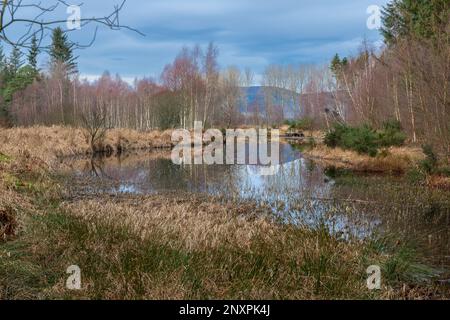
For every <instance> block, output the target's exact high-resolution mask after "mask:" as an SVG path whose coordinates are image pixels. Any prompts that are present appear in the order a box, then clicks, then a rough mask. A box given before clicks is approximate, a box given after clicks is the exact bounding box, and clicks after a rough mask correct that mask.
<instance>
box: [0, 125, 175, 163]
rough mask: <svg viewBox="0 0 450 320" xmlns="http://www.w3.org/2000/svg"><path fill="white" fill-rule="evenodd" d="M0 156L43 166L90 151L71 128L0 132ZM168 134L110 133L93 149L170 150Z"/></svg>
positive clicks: (80, 133)
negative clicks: (25, 158)
mask: <svg viewBox="0 0 450 320" xmlns="http://www.w3.org/2000/svg"><path fill="white" fill-rule="evenodd" d="M0 142H1V144H0V152H1V153H4V154H8V155H10V156H17V155H20V154H30V155H33V156H35V157H38V158H40V159H43V160H44V161H46V162H47V163H51V162H52V161H54V160H55V159H56V158H58V157H66V156H76V155H86V154H90V153H91V152H92V151H91V148H90V146H89V143H88V140H87V139H86V136H85V132H84V131H83V130H82V129H77V128H71V127H61V126H53V127H42V126H36V127H30V128H12V129H4V128H0ZM171 146H172V144H171V131H164V132H159V131H152V132H138V131H135V130H130V129H112V130H109V131H108V132H107V134H106V137H105V139H104V140H103V141H102V142H101V143H100V144H99V145H98V146H97V149H98V150H105V151H106V150H111V151H112V152H117V151H118V150H119V149H122V150H128V151H131V150H144V149H153V148H169V147H171Z"/></svg>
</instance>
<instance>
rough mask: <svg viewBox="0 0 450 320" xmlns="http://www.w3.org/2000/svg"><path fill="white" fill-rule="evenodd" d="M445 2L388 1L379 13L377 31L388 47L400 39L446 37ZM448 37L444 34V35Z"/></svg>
mask: <svg viewBox="0 0 450 320" xmlns="http://www.w3.org/2000/svg"><path fill="white" fill-rule="evenodd" d="M449 3H450V2H449V1H448V0H392V1H391V2H390V3H388V4H387V5H386V7H385V8H384V10H383V28H382V30H381V32H382V34H383V36H384V40H385V42H386V43H387V44H388V45H393V44H395V42H396V41H397V40H399V39H402V38H406V39H407V38H409V37H415V38H418V39H433V38H435V37H438V36H440V35H445V34H446V27H447V26H448V22H449V19H450V9H449ZM447 36H448V35H447Z"/></svg>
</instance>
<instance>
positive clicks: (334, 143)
mask: <svg viewBox="0 0 450 320" xmlns="http://www.w3.org/2000/svg"><path fill="white" fill-rule="evenodd" d="M325 144H326V145H327V146H328V147H331V148H336V147H341V148H343V149H345V150H354V151H356V152H358V153H361V154H368V155H370V156H372V157H374V156H376V155H377V153H378V145H377V135H376V132H375V131H374V130H373V129H372V128H370V126H367V125H363V126H360V127H349V126H347V125H345V124H337V125H335V126H334V129H333V130H332V131H330V132H329V133H328V134H327V135H326V137H325Z"/></svg>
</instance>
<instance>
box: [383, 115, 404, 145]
mask: <svg viewBox="0 0 450 320" xmlns="http://www.w3.org/2000/svg"><path fill="white" fill-rule="evenodd" d="M406 139H407V136H406V134H405V133H404V132H402V127H401V124H400V122H399V121H397V120H388V121H386V122H385V123H384V124H383V129H382V130H380V131H379V132H378V143H379V145H380V146H382V147H391V146H402V145H403V144H404V143H405V141H406Z"/></svg>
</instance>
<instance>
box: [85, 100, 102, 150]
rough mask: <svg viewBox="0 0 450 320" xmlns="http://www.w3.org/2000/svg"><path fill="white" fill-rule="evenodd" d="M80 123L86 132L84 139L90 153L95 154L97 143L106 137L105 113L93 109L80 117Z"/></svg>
mask: <svg viewBox="0 0 450 320" xmlns="http://www.w3.org/2000/svg"><path fill="white" fill-rule="evenodd" d="M81 122H82V124H83V127H84V129H85V131H86V132H85V134H86V139H88V142H89V145H90V147H91V150H92V152H93V153H95V151H96V145H97V143H99V142H102V141H103V139H104V138H105V135H106V131H107V127H106V113H105V112H102V110H100V108H93V110H90V111H89V112H86V113H85V114H82V115H81Z"/></svg>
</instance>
